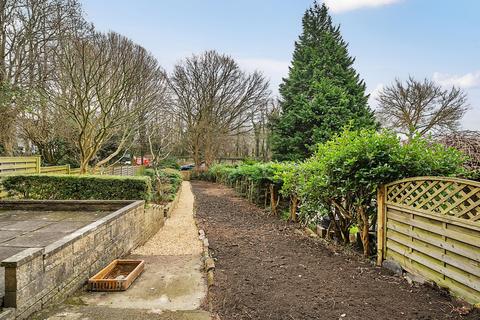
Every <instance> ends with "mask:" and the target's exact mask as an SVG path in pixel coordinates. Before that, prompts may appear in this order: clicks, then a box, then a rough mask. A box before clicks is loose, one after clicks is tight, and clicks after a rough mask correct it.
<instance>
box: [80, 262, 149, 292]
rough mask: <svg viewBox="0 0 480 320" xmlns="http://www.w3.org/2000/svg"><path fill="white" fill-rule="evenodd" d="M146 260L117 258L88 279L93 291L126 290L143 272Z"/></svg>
mask: <svg viewBox="0 0 480 320" xmlns="http://www.w3.org/2000/svg"><path fill="white" fill-rule="evenodd" d="M144 267H145V261H144V260H122V259H115V260H113V261H112V262H111V263H110V264H109V265H108V266H106V267H105V268H103V269H102V270H101V271H100V272H99V273H97V274H96V275H94V276H93V277H91V278H90V279H89V280H88V286H89V289H90V290H91V291H125V290H127V289H128V287H130V285H131V284H132V282H133V281H135V279H137V277H138V276H139V275H140V274H141V273H142V272H143V269H144Z"/></svg>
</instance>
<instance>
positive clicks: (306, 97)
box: [271, 3, 377, 161]
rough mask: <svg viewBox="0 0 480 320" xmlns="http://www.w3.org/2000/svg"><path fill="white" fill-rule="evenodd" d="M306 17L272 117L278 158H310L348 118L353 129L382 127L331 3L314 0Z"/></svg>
mask: <svg viewBox="0 0 480 320" xmlns="http://www.w3.org/2000/svg"><path fill="white" fill-rule="evenodd" d="M302 22H303V33H302V34H301V35H300V38H299V40H298V42H296V43H295V51H294V53H293V60H292V64H291V67H290V70H289V74H288V77H287V78H285V79H284V82H283V83H282V84H281V86H280V94H281V96H282V101H281V108H282V112H281V114H280V116H279V117H277V118H273V119H272V122H271V125H272V137H271V138H272V149H273V157H274V159H277V160H294V161H297V160H302V159H305V158H308V157H309V156H310V155H311V154H312V153H313V149H312V147H314V146H315V145H316V144H317V143H323V142H325V141H328V140H329V139H330V138H331V137H333V136H334V135H335V134H336V133H338V132H339V131H341V130H342V129H343V127H344V126H345V125H347V124H349V125H350V126H351V128H353V129H360V128H370V127H377V123H376V121H375V119H374V116H373V112H372V111H371V110H370V108H369V106H368V103H367V100H368V96H366V95H365V83H364V82H363V80H361V79H360V77H359V75H358V74H357V72H356V71H355V69H354V68H353V63H354V59H353V58H352V57H350V56H349V53H348V49H347V43H346V42H345V41H344V40H343V39H342V36H341V34H340V29H339V27H338V26H334V25H333V23H332V20H331V17H330V16H329V14H328V9H327V7H326V6H325V5H321V6H320V5H319V4H317V3H315V4H314V5H313V6H312V7H311V8H310V9H308V10H307V11H306V13H305V15H304V17H303V21H302Z"/></svg>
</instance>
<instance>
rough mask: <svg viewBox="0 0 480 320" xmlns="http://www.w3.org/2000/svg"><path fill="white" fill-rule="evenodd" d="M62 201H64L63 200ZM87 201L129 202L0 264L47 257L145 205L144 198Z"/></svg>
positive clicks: (14, 263)
mask: <svg viewBox="0 0 480 320" xmlns="http://www.w3.org/2000/svg"><path fill="white" fill-rule="evenodd" d="M45 201H47V200H41V201H39V202H43V203H44V202H45ZM48 201H55V202H58V201H57V200H48ZM61 201H62V202H63V200H61ZM65 201H70V203H72V202H73V203H78V202H79V201H76V200H65ZM85 201H89V202H88V203H91V202H90V201H94V202H97V203H103V204H109V203H114V202H116V203H119V204H122V203H125V204H127V203H128V205H127V206H124V207H121V208H120V209H118V210H115V211H114V212H112V213H110V214H108V215H107V216H105V217H103V218H100V219H98V220H96V221H94V222H92V223H90V224H88V225H86V226H85V227H83V228H80V229H78V230H76V231H75V232H73V233H70V234H68V235H66V236H65V237H63V238H61V239H59V240H57V241H55V242H53V243H51V244H49V245H47V246H46V247H45V248H27V249H25V250H23V251H21V252H19V253H17V254H15V255H13V256H11V257H9V258H7V259H5V260H3V261H2V262H1V263H0V265H1V266H2V267H19V266H21V265H23V264H25V263H27V262H28V261H30V260H32V259H33V258H35V257H37V256H39V255H41V254H43V256H44V257H45V258H47V257H49V256H51V255H53V254H55V253H56V252H58V251H60V250H62V249H63V248H65V247H67V246H68V245H70V244H72V243H74V242H75V241H77V240H79V239H81V238H83V237H85V236H87V235H88V234H90V233H91V232H93V231H95V230H97V229H98V228H99V227H100V226H102V225H105V224H107V223H109V222H110V221H112V220H115V219H116V218H118V217H119V216H122V215H124V214H126V213H127V212H129V211H130V210H131V209H133V208H137V207H140V206H144V205H145V201H143V200H133V201H132V200H130V201H124V200H112V201H103V200H100V201H99V202H98V201H97V200H85Z"/></svg>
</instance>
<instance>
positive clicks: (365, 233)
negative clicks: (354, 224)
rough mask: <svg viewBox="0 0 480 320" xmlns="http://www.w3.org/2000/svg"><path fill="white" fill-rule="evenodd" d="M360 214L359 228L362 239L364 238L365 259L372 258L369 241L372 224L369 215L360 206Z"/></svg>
mask: <svg viewBox="0 0 480 320" xmlns="http://www.w3.org/2000/svg"><path fill="white" fill-rule="evenodd" d="M358 213H359V220H360V223H359V226H360V228H361V238H362V245H363V255H364V256H365V257H368V256H370V240H369V231H370V223H369V221H368V214H367V212H366V211H365V208H364V207H363V206H360V207H359V209H358Z"/></svg>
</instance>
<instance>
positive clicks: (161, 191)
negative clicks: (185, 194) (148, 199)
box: [139, 168, 183, 203]
mask: <svg viewBox="0 0 480 320" xmlns="http://www.w3.org/2000/svg"><path fill="white" fill-rule="evenodd" d="M139 174H141V175H144V176H147V177H150V178H151V179H152V181H154V183H153V189H154V196H153V201H154V202H156V203H162V202H169V201H172V200H173V199H174V197H175V195H176V194H177V191H178V189H180V185H181V184H182V181H183V179H182V176H181V174H180V172H179V171H178V170H175V169H170V168H167V169H159V170H157V171H155V170H154V169H151V168H148V169H144V170H143V171H142V172H140V173H139Z"/></svg>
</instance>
